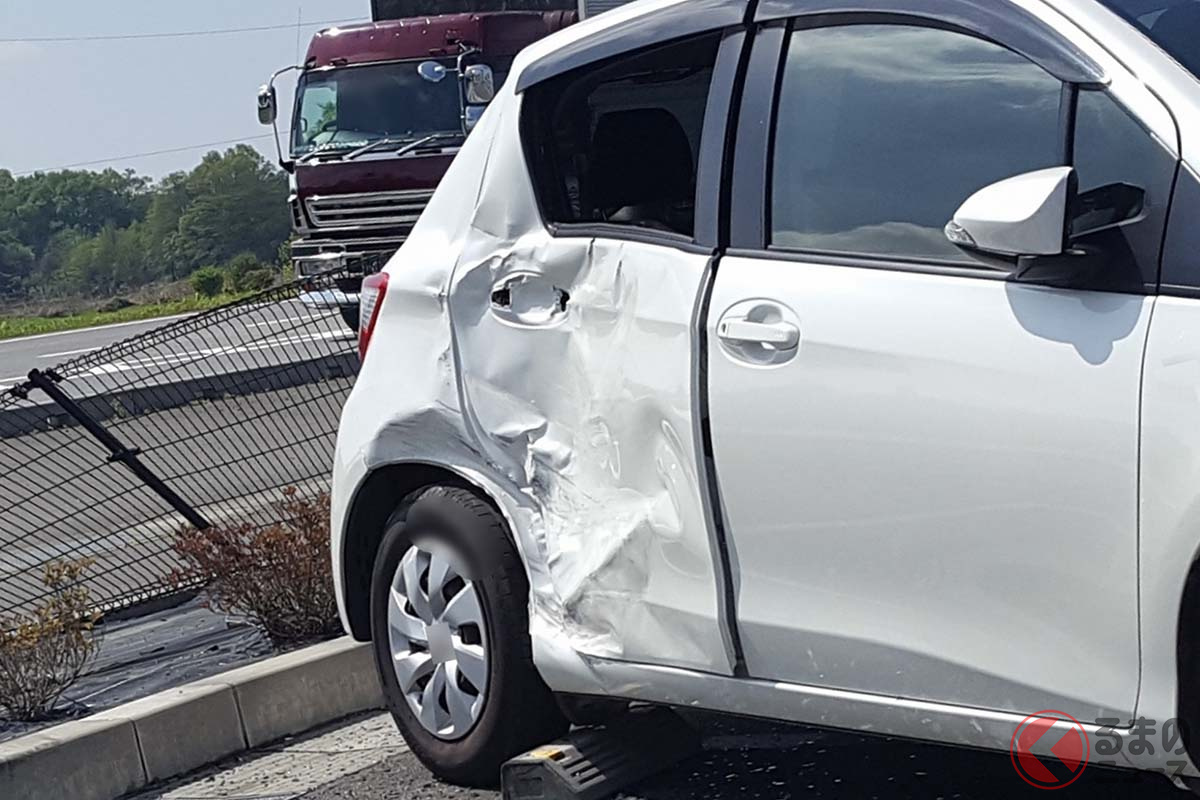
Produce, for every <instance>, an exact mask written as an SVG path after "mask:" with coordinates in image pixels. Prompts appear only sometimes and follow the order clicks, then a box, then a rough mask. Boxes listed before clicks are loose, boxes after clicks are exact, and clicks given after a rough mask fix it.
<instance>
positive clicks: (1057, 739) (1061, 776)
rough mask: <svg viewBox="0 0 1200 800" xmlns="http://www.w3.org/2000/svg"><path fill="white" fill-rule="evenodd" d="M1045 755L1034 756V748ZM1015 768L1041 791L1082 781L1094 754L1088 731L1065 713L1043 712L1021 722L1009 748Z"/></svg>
mask: <svg viewBox="0 0 1200 800" xmlns="http://www.w3.org/2000/svg"><path fill="white" fill-rule="evenodd" d="M1035 745H1036V746H1037V749H1038V750H1039V751H1041V753H1042V755H1034V753H1033V749H1034V746H1035ZM1009 752H1010V753H1011V754H1012V763H1013V769H1015V770H1016V771H1017V774H1018V775H1020V776H1021V780H1023V781H1025V782H1026V783H1028V784H1029V785H1030V786H1036V787H1037V788H1038V789H1062V788H1064V787H1067V786H1070V785H1071V784H1072V783H1074V782H1075V781H1077V780H1079V776H1080V775H1082V774H1083V770H1084V769H1085V768H1086V767H1087V764H1088V757H1089V756H1090V755H1091V745H1090V744H1089V742H1088V735H1087V731H1085V730H1084V729H1083V726H1082V725H1080V724H1079V720H1077V719H1075V718H1074V717H1072V716H1071V715H1070V714H1064V713H1063V712H1061V711H1039V712H1038V713H1036V714H1031V715H1030V716H1028V717H1026V718H1025V719H1023V720H1021V724H1020V725H1018V726H1017V729H1016V730H1015V731H1013V735H1012V742H1011V743H1010V745H1009Z"/></svg>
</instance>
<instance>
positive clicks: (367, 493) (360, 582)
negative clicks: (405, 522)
mask: <svg viewBox="0 0 1200 800" xmlns="http://www.w3.org/2000/svg"><path fill="white" fill-rule="evenodd" d="M439 485H441V486H459V487H462V488H464V489H469V490H470V491H472V492H474V493H475V494H477V495H478V496H479V497H480V498H482V499H483V500H484V501H485V502H487V503H488V505H490V506H491V507H492V508H493V509H494V510H495V511H496V513H497V514H499V515H500V517H501V518H502V519H504V522H505V527H506V528H508V527H510V523H509V520H508V518H507V517H506V515H505V514H504V513H503V512H502V510H501V508H500V505H499V503H498V502H497V500H496V498H495V497H493V496H492V494H491V492H489V491H488V489H487V488H485V487H484V486H482V485H480V482H478V481H475V480H472V479H471V478H469V477H468V476H466V475H463V474H462V473H459V472H456V471H455V470H453V469H450V468H449V467H446V466H444V465H440V464H433V463H429V462H423V461H411V462H400V463H393V464H386V465H383V466H380V467H377V468H376V469H374V470H372V471H371V472H370V474H368V475H367V477H366V478H365V479H364V480H363V481H362V483H361V484H360V485H359V487H358V490H357V491H356V492H355V493H354V499H353V500H352V501H351V503H350V510H349V512H348V513H347V515H346V527H345V532H344V535H343V537H342V567H341V572H342V574H341V578H342V590H343V592H344V595H345V607H346V617H347V620H348V622H349V623H350V633H351V635H352V636H353V637H354V638H355V639H356V640H358V641H360V642H366V641H370V639H371V599H370V595H371V592H370V588H371V571H372V569H373V568H374V565H375V555H376V552H377V551H378V550H379V543H380V542H381V541H382V539H383V534H384V532H385V529H386V526H387V521H388V519H389V518H390V517H391V516H392V514H393V512H395V510H396V507H397V506H398V505H399V504H400V502H401V501H402V500H403V499H404V498H406V497H408V496H409V495H411V494H412V493H414V492H417V491H420V490H421V489H424V488H427V487H430V486H439ZM509 535H510V536H511V535H512V532H511V530H510V531H509Z"/></svg>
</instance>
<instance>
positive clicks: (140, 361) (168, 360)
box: [84, 331, 342, 376]
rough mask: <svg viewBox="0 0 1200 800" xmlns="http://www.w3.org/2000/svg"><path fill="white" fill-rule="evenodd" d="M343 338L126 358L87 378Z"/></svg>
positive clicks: (296, 338)
mask: <svg viewBox="0 0 1200 800" xmlns="http://www.w3.org/2000/svg"><path fill="white" fill-rule="evenodd" d="M341 335H342V334H341V332H340V331H320V332H318V333H308V334H303V335H295V334H285V335H280V336H276V337H273V338H270V339H264V340H262V341H261V342H256V343H254V344H248V345H238V346H231V347H212V348H204V349H201V350H184V351H180V352H177V353H163V354H161V355H152V356H144V357H137V356H135V357H130V358H123V359H121V360H119V361H112V362H109V363H107V364H98V365H96V366H95V367H92V368H91V369H89V370H88V371H87V372H86V373H84V374H86V375H92V376H97V375H113V374H116V373H119V372H136V371H138V370H146V369H151V368H153V367H171V366H182V365H184V364H191V363H193V362H196V361H202V360H204V359H207V358H214V357H215V358H220V357H221V356H228V355H235V354H239V353H254V352H260V351H263V350H274V349H276V348H282V347H287V346H289V345H297V344H304V343H306V342H316V341H321V340H323V339H335V338H338V337H340V336H341Z"/></svg>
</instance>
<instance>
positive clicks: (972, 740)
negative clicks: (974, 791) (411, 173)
mask: <svg viewBox="0 0 1200 800" xmlns="http://www.w3.org/2000/svg"><path fill="white" fill-rule="evenodd" d="M1197 70H1200V1H1198V0H987V2H973V1H970V2H969V1H968V0H759V2H746V0H742V1H741V2H733V1H731V0H720V2H718V1H717V0H682V1H681V0H655V1H653V2H640V3H634V4H632V5H628V6H624V7H622V8H620V9H618V10H616V11H613V12H610V13H607V14H603V15H600V16H598V17H596V18H594V19H591V20H588V21H586V22H584V23H582V24H580V25H578V26H575V27H573V28H571V29H569V30H566V31H564V32H562V33H560V34H558V35H555V36H553V37H551V38H549V39H546V40H545V41H542V42H539V43H537V44H536V45H534V46H532V47H530V48H529V49H528V50H526V51H525V52H524V53H523V54H522V55H521V56H520V57H519V59H518V61H517V64H516V66H515V67H514V70H513V74H512V77H511V78H510V79H509V80H508V81H507V82H506V84H505V86H504V88H503V90H502V91H501V92H500V96H499V97H498V98H497V100H496V101H495V103H494V104H493V105H492V106H491V108H490V109H489V110H488V111H487V113H486V114H485V116H484V118H483V120H482V122H481V123H480V125H479V127H478V128H477V129H476V131H475V132H474V133H473V134H472V135H471V137H470V139H469V140H468V141H467V143H466V145H465V147H464V148H463V149H462V151H461V152H460V153H459V155H458V157H457V159H456V161H455V162H454V164H453V166H452V168H451V169H450V171H449V173H448V174H447V176H446V178H445V179H444V180H443V181H442V184H441V186H440V187H439V189H438V190H437V194H436V196H435V197H434V198H433V201H432V202H431V203H430V205H429V207H428V209H427V211H426V212H425V214H424V216H423V217H422V219H421V220H420V223H419V224H418V225H417V227H416V229H415V230H414V231H413V234H412V236H411V237H410V238H409V240H408V241H407V242H406V243H405V245H404V246H403V248H401V250H400V251H399V252H398V253H397V254H396V256H395V257H394V258H393V259H392V260H391V262H390V264H389V265H388V267H387V268H386V270H385V271H384V272H383V273H381V274H380V275H378V276H374V277H372V278H369V279H368V280H367V282H366V284H365V286H364V291H363V317H362V319H363V321H364V325H363V330H362V332H361V340H360V343H361V346H362V349H363V351H364V356H365V361H364V364H363V369H362V374H361V376H360V377H359V379H358V383H357V385H356V386H355V388H354V391H353V393H352V395H351V396H350V399H349V401H348V403H347V405H346V408H345V412H344V414H343V417H342V422H341V430H340V434H339V437H338V448H337V458H336V468H335V469H336V472H335V476H334V478H335V480H334V497H333V528H332V530H333V559H334V567H335V569H334V572H335V575H336V579H337V583H338V597H339V600H340V603H341V610H342V614H343V619H344V623H345V626H346V629H347V630H348V631H349V632H350V633H351V634H353V635H354V636H355V637H357V638H358V639H361V640H364V641H365V640H371V641H373V642H374V648H375V652H376V654H377V658H378V663H379V669H380V674H381V676H382V679H383V682H384V686H385V690H386V696H387V699H388V703H389V704H390V707H391V710H392V712H393V713H394V715H395V717H396V720H397V722H398V724H399V727H400V729H401V731H402V732H403V734H404V736H405V737H406V738H407V740H408V742H409V744H410V745H411V747H412V750H413V752H414V753H416V754H417V756H419V757H420V758H421V759H422V760H423V761H424V762H425V763H426V764H427V765H428V766H429V767H430V768H431V769H432V770H433V771H434V772H436V773H437V774H438V775H440V776H443V777H445V778H448V779H451V780H455V781H459V782H464V783H486V782H490V781H494V780H495V778H496V774H497V773H496V770H497V766H498V765H499V764H500V763H501V761H502V760H503V759H504V758H506V757H508V756H511V755H513V754H514V753H517V752H520V751H522V750H524V749H526V748H528V747H530V746H533V745H536V744H538V743H540V742H542V741H544V740H545V739H546V738H547V737H550V736H553V735H555V734H557V733H559V732H561V731H562V730H563V727H564V724H565V723H564V719H563V713H562V710H561V709H562V708H566V709H567V711H568V712H570V711H571V709H572V708H575V707H577V705H578V704H577V703H575V702H574V701H572V702H564V703H558V702H556V699H560V698H564V697H565V698H578V697H581V696H582V697H615V698H622V699H628V700H638V701H647V702H652V703H662V704H669V705H677V706H690V707H701V708H707V709H713V710H717V711H727V712H736V713H738V714H744V715H750V716H756V717H765V718H773V719H780V720H789V721H797V722H803V723H811V724H817V725H823V726H832V727H837V728H846V729H852V730H867V731H874V732H879V733H886V734H891V735H897V736H905V737H916V738H920V739H928V740H934V741H938V742H945V743H950V744H961V745H969V746H978V747H984V748H994V749H1000V750H1008V749H1009V748H1014V749H1015V750H1019V751H1021V752H1020V753H1019V755H1020V754H1025V755H1029V756H1032V757H1034V758H1037V757H1039V756H1045V757H1046V758H1045V759H1044V760H1045V761H1046V762H1047V763H1048V764H1051V767H1048V770H1049V772H1051V773H1054V772H1055V769H1058V767H1053V764H1054V763H1055V759H1054V758H1051V757H1050V756H1051V754H1052V753H1054V754H1057V753H1061V752H1062V751H1061V748H1060V749H1059V750H1058V751H1055V750H1054V748H1055V747H1056V745H1057V743H1058V742H1061V741H1063V740H1064V738H1065V737H1067V736H1069V735H1070V731H1071V730H1076V731H1078V732H1080V735H1081V736H1082V742H1078V741H1077V744H1081V745H1082V747H1083V749H1084V752H1083V755H1084V756H1086V757H1089V758H1090V760H1091V761H1092V762H1093V763H1095V762H1097V761H1109V762H1112V763H1115V764H1116V765H1118V766H1126V767H1134V768H1139V769H1146V770H1163V771H1169V772H1171V773H1172V774H1174V775H1176V776H1177V777H1179V778H1180V779H1181V781H1182V780H1183V779H1186V778H1188V777H1189V776H1196V775H1198V774H1200V773H1197V771H1196V768H1195V766H1194V765H1193V763H1192V761H1193V760H1195V759H1194V755H1195V754H1196V753H1197V751H1198V748H1200V740H1192V739H1190V738H1189V737H1188V736H1187V735H1186V734H1185V735H1184V736H1183V739H1182V742H1180V739H1179V735H1178V731H1179V726H1180V725H1181V724H1185V723H1191V726H1192V729H1193V730H1200V567H1198V566H1197V561H1196V558H1197V550H1198V547H1200V175H1198V170H1200V82H1198V80H1197V77H1196V71H1197ZM1039 714H1042V715H1047V714H1052V715H1053V716H1052V719H1051V721H1050V723H1047V724H1048V725H1049V727H1050V728H1052V729H1053V730H1054V731H1057V733H1055V735H1048V734H1047V735H1044V736H1041V737H1040V739H1039V738H1038V737H1036V736H1034V737H1028V736H1025V735H1024V734H1023V733H1022V735H1021V736H1020V737H1018V736H1017V735H1016V734H1017V733H1018V732H1020V731H1022V730H1023V726H1027V725H1028V718H1029V717H1030V716H1031V715H1039ZM1147 725H1154V726H1156V728H1155V730H1157V731H1162V732H1164V734H1165V732H1166V731H1169V730H1172V729H1173V730H1175V732H1176V735H1175V742H1173V743H1172V744H1173V745H1174V747H1173V748H1172V747H1164V746H1163V745H1162V744H1161V743H1160V742H1159V736H1160V734H1159V733H1155V734H1154V744H1155V746H1154V747H1151V748H1148V749H1147V748H1143V747H1136V746H1128V745H1130V744H1131V743H1133V742H1134V740H1135V739H1136V738H1137V737H1139V736H1142V735H1143V734H1144V732H1145V728H1146V726H1147ZM1171 726H1175V727H1174V728H1172V727H1171ZM1043 727H1045V726H1043ZM1039 730H1040V728H1039ZM1185 746H1186V747H1190V748H1191V752H1192V754H1193V758H1189V757H1188V755H1187V754H1186V753H1185V752H1184V748H1185ZM1060 760H1061V759H1060ZM1076 760H1078V759H1076ZM1015 761H1016V759H1014V763H1015ZM1070 761H1071V759H1066V762H1070ZM1064 763H1065V762H1064ZM1076 766H1077V765H1076ZM1063 768H1065V769H1070V768H1071V764H1070V763H1065V766H1064V767H1063ZM1052 777H1055V778H1056V779H1061V776H1059V775H1057V774H1055V775H1052ZM1033 778H1034V781H1035V783H1036V780H1037V776H1036V775H1035V776H1033ZM1014 780H1015V778H1014Z"/></svg>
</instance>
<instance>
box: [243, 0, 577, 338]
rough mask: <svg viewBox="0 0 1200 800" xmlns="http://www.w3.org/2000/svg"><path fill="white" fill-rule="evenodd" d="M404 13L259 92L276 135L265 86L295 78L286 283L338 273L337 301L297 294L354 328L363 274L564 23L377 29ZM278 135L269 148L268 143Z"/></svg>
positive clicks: (392, 7) (520, 18) (420, 20)
mask: <svg viewBox="0 0 1200 800" xmlns="http://www.w3.org/2000/svg"><path fill="white" fill-rule="evenodd" d="M409 5H411V3H408V4H405V3H393V4H388V3H386V2H384V3H377V4H375V8H374V9H373V10H374V13H375V15H376V21H374V22H369V23H363V24H358V25H350V26H345V27H336V28H329V29H327V30H323V31H321V32H319V33H318V34H317V35H316V36H315V37H314V38H313V40H312V42H311V44H310V45H309V48H308V53H307V55H306V57H305V60H304V64H303V65H299V66H297V67H289V68H287V69H285V70H281V71H280V72H278V73H276V75H275V76H273V78H272V82H271V83H268V84H267V85H266V86H264V87H263V89H262V90H260V93H259V102H258V106H259V118H260V121H262V122H263V123H265V124H271V125H274V126H275V128H276V132H277V134H278V129H279V127H280V125H279V121H278V119H277V117H278V115H277V110H276V109H277V105H276V99H275V89H274V85H273V82H274V78H275V77H277V76H278V75H280V74H283V72H286V71H288V70H292V69H294V70H298V71H299V72H300V77H299V80H298V82H297V88H296V96H295V102H294V104H293V112H292V116H291V119H290V120H289V121H288V135H287V145H286V151H285V148H284V147H283V146H282V145H280V146H279V155H280V164H281V165H282V166H283V168H284V169H285V170H287V171H288V172H289V173H290V175H291V180H290V185H291V194H290V197H289V198H288V204H289V207H290V209H291V218H292V226H293V229H294V233H295V238H294V239H293V241H292V245H291V257H292V262H293V266H294V267H295V270H296V275H297V277H298V278H299V279H304V278H307V277H310V276H313V275H317V274H321V273H326V272H338V273H342V274H344V275H345V277H343V278H339V279H338V280H337V284H336V285H337V289H336V290H326V291H321V292H308V293H305V294H303V295H302V296H301V300H302V301H303V302H304V303H306V304H307V305H310V306H315V307H321V308H330V309H333V308H336V309H338V311H339V312H340V313H341V315H342V318H343V319H344V320H345V322H346V323H347V325H349V326H350V327H351V328H353V329H357V327H358V293H359V287H360V283H361V279H362V277H363V275H367V274H371V273H374V272H377V271H379V270H380V269H381V268H382V267H383V265H384V264H385V263H386V262H387V260H388V259H389V258H390V257H391V256H392V254H393V253H395V251H396V250H397V249H398V248H399V247H400V245H401V244H402V243H403V242H404V240H405V239H406V238H407V236H408V234H409V232H410V231H411V230H412V226H413V225H414V224H415V223H416V221H417V219H418V218H419V217H420V215H421V212H422V211H423V210H424V209H425V205H426V203H428V201H429V198H430V197H431V196H432V194H433V190H434V189H435V188H436V187H437V184H438V182H439V181H440V180H441V177H442V175H443V174H445V171H446V169H447V168H448V167H449V165H450V162H451V161H452V160H453V158H454V155H455V153H457V152H458V149H459V148H460V147H461V146H462V144H463V142H464V141H465V139H466V137H467V135H468V134H469V133H470V131H471V129H472V128H473V127H474V125H475V123H476V122H478V120H479V118H480V117H481V116H482V114H483V111H484V109H485V108H486V106H487V104H488V103H489V102H490V101H491V99H492V96H493V95H494V94H495V90H496V88H497V87H499V86H500V85H502V84H503V82H504V80H505V78H506V77H507V74H508V71H509V68H510V66H511V64H512V60H513V57H514V56H515V55H516V54H517V53H518V52H519V51H520V50H521V49H523V48H524V47H525V46H526V45H528V44H530V43H532V42H534V41H537V40H538V39H541V38H542V37H544V36H547V35H548V34H550V33H553V32H554V31H556V30H559V29H561V28H563V27H566V26H567V25H570V24H572V23H573V22H575V20H576V18H577V12H576V10H575V3H573V2H562V3H554V2H545V3H540V4H539V7H549V6H554V5H561V6H562V8H558V9H556V10H541V11H499V12H474V13H458V14H442V15H439V16H434V17H406V18H401V19H385V18H382V17H384V16H386V15H388V14H390V13H404V12H405V9H406V6H409ZM278 138H279V137H278V135H277V143H278Z"/></svg>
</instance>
